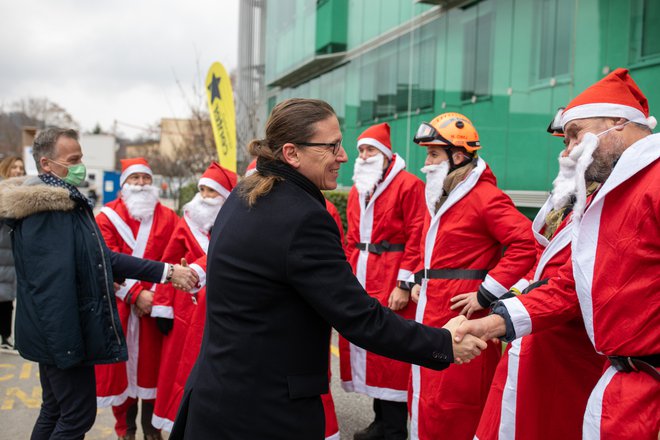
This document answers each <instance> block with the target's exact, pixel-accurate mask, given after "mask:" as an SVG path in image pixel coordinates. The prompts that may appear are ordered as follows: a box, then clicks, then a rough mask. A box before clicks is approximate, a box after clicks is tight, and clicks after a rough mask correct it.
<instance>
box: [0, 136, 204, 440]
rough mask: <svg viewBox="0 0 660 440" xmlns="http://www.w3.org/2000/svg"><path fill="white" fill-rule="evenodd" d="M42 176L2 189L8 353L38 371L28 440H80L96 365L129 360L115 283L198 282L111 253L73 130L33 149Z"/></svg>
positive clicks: (184, 272) (89, 413)
mask: <svg viewBox="0 0 660 440" xmlns="http://www.w3.org/2000/svg"><path fill="white" fill-rule="evenodd" d="M33 154H34V158H35V161H36V163H37V164H38V166H39V168H40V170H41V171H42V174H40V175H39V176H38V177H31V178H27V179H18V180H17V179H10V180H6V181H4V182H2V187H1V188H0V217H2V218H6V219H7V224H8V225H9V226H10V227H11V229H12V240H13V251H14V259H15V264H16V275H17V281H18V286H17V291H18V294H17V308H16V348H17V349H18V351H19V353H20V354H21V356H23V357H24V358H26V359H29V360H32V361H35V362H38V363H39V374H40V381H41V387H42V392H43V395H42V396H43V397H42V400H43V404H42V406H41V412H40V414H39V418H38V419H37V422H36V424H35V427H34V430H33V433H32V439H33V440H37V439H51V440H54V439H82V438H84V436H85V433H86V432H87V431H88V430H89V429H90V428H91V427H92V425H93V424H94V420H95V417H96V387H95V379H94V365H95V364H101V363H111V362H119V361H124V360H126V359H127V351H126V341H125V339H124V335H123V333H122V330H121V324H120V322H119V317H118V315H117V306H116V303H115V299H114V286H113V275H114V276H116V277H121V278H138V279H142V280H146V281H150V282H158V283H160V282H165V281H171V280H174V281H177V282H178V283H179V284H181V285H184V287H186V288H190V287H192V286H193V285H194V284H195V283H196V275H193V274H192V273H191V271H190V270H189V269H188V268H184V267H181V266H178V267H175V266H172V265H166V264H163V263H159V262H156V261H150V260H142V259H138V258H133V257H131V256H128V255H122V254H116V253H113V252H111V251H110V250H109V249H108V248H107V247H106V245H105V242H104V241H103V239H102V237H101V233H100V232H99V229H98V227H97V226H96V222H95V221H94V215H93V213H92V209H91V205H90V204H89V202H88V200H87V199H86V198H84V197H83V196H82V195H81V194H80V192H79V191H78V190H77V189H76V187H75V185H77V184H79V183H80V182H81V181H82V180H84V177H85V168H84V165H83V164H82V151H81V148H80V144H79V143H78V134H77V133H76V132H75V131H74V130H62V129H48V130H45V131H43V132H41V133H40V134H39V135H38V136H37V138H36V139H35V141H34V147H33Z"/></svg>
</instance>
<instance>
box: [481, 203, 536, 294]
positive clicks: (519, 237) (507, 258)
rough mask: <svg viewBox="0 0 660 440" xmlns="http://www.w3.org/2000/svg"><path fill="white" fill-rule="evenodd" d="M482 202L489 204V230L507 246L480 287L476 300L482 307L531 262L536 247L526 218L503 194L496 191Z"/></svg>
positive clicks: (503, 289) (525, 271)
mask: <svg viewBox="0 0 660 440" xmlns="http://www.w3.org/2000/svg"><path fill="white" fill-rule="evenodd" d="M483 203H484V204H485V206H488V210H487V212H488V214H487V215H486V218H485V219H484V220H485V225H486V228H487V229H488V232H489V233H490V234H491V235H492V236H493V237H494V238H495V239H496V240H497V241H498V242H499V243H501V244H502V245H503V246H505V247H506V251H505V252H504V255H503V256H502V258H501V259H500V260H499V262H498V263H497V265H496V266H495V267H494V268H492V269H491V270H490V271H488V275H486V278H485V279H484V281H483V283H482V284H481V286H479V291H478V293H477V299H478V300H479V303H480V304H481V306H482V307H488V306H489V305H490V304H491V303H492V302H493V301H496V300H497V299H498V298H499V297H501V296H502V295H504V294H505V293H506V292H508V291H509V289H510V288H511V287H512V286H513V285H514V284H515V283H516V282H518V281H519V280H520V274H521V273H527V271H528V270H529V268H531V267H532V266H533V265H534V263H535V260H536V255H537V247H536V240H535V239H534V235H533V234H532V230H531V228H530V227H529V220H527V219H526V218H525V217H524V216H523V215H522V214H521V213H520V212H519V211H518V210H517V209H515V207H514V206H513V202H512V201H511V199H510V198H509V197H508V196H507V195H506V194H504V193H502V192H499V193H497V194H496V195H494V196H491V197H489V198H488V200H484V201H483ZM512 208H513V209H512Z"/></svg>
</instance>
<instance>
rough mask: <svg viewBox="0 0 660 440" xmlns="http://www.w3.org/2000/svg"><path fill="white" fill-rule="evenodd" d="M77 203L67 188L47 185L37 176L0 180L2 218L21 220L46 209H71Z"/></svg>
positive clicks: (0, 213) (0, 216) (0, 211)
mask: <svg viewBox="0 0 660 440" xmlns="http://www.w3.org/2000/svg"><path fill="white" fill-rule="evenodd" d="M75 207H76V203H75V202H74V201H73V200H71V198H70V193H69V191H68V190H67V189H66V188H60V187H56V186H50V185H46V184H45V183H44V182H42V181H41V179H39V178H38V177H36V176H23V177H14V178H11V179H7V180H3V181H2V182H0V218H10V219H16V220H20V219H22V218H25V217H28V216H30V215H33V214H37V213H40V212H45V211H71V210H73V209H74V208H75Z"/></svg>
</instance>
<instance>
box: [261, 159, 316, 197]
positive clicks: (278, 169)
mask: <svg viewBox="0 0 660 440" xmlns="http://www.w3.org/2000/svg"><path fill="white" fill-rule="evenodd" d="M257 168H258V169H259V172H260V173H261V174H263V175H264V176H278V177H281V178H283V179H284V180H288V181H289V182H291V183H293V184H294V185H296V186H298V187H300V188H301V189H302V190H304V191H305V192H306V193H308V194H309V195H310V196H312V197H313V198H315V199H316V200H317V201H318V202H319V203H320V204H321V205H323V206H324V207H325V197H323V193H322V192H321V190H320V189H318V187H317V186H316V185H314V184H313V183H312V182H311V181H310V180H309V179H308V178H307V177H305V176H303V175H302V174H300V173H299V172H298V171H296V170H295V169H293V168H292V167H291V166H289V165H288V164H286V163H284V162H282V161H280V160H265V159H263V158H259V159H257Z"/></svg>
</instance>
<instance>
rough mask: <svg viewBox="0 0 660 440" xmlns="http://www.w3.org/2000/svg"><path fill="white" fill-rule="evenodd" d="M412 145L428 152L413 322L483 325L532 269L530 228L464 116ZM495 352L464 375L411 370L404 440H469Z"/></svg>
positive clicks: (427, 126)
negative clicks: (474, 320) (460, 318)
mask: <svg viewBox="0 0 660 440" xmlns="http://www.w3.org/2000/svg"><path fill="white" fill-rule="evenodd" d="M414 141H415V142H416V143H417V144H419V145H420V146H423V147H426V149H427V156H426V162H425V166H424V168H422V172H424V173H425V174H426V194H425V196H426V197H425V198H426V206H425V209H424V211H425V212H426V215H425V221H424V231H423V233H422V251H421V258H422V264H421V265H420V267H419V271H418V272H417V274H416V277H415V282H416V285H415V286H414V288H413V298H414V299H416V300H418V301H419V304H418V306H417V316H416V320H417V321H418V322H421V323H423V324H426V325H432V326H435V325H438V324H439V323H440V322H446V321H447V320H448V319H451V318H454V317H455V316H457V315H460V314H464V315H466V316H467V317H468V319H469V318H470V317H472V316H473V315H474V316H484V315H485V314H486V311H484V310H483V309H486V308H488V306H489V305H490V303H491V302H492V301H494V300H496V299H497V298H499V297H500V296H502V295H503V294H505V293H506V292H508V291H509V288H510V287H511V286H513V284H514V283H516V282H517V281H518V280H519V279H520V278H522V277H523V276H524V275H525V274H527V272H528V271H529V269H530V268H531V267H532V265H533V264H534V261H535V258H536V247H535V244H534V237H533V235H532V231H531V228H530V226H531V225H530V221H529V220H528V219H527V218H526V217H525V216H523V215H522V214H521V213H520V212H519V211H518V210H517V209H516V207H515V206H514V205H513V202H512V201H511V199H510V198H509V197H508V196H507V195H506V194H504V192H503V191H502V190H500V189H499V188H498V187H497V184H496V180H495V176H494V175H493V173H492V171H491V170H490V167H489V166H488V165H487V164H486V162H485V161H484V160H483V159H482V158H481V157H479V156H478V154H477V152H478V151H479V150H480V149H481V144H480V142H479V134H478V133H477V130H476V129H475V128H474V126H473V125H472V122H471V121H470V120H469V119H468V118H466V117H465V116H464V115H461V114H459V113H444V114H442V115H439V116H437V117H436V118H435V119H433V120H432V121H431V122H430V123H423V124H422V125H421V126H420V127H419V130H418V131H417V134H416V136H415V139H414ZM500 352H501V347H500V344H494V343H492V342H488V348H487V349H486V350H484V352H483V353H482V354H481V356H479V357H478V358H477V359H475V360H473V361H472V362H470V363H469V364H467V365H452V366H451V367H449V368H448V369H446V370H444V371H434V370H430V369H428V368H424V367H418V366H413V368H412V382H411V385H412V397H411V400H410V410H411V436H410V438H411V439H414V440H417V439H422V440H429V439H435V438H438V437H439V436H441V437H442V438H448V439H449V438H450V439H471V438H472V437H473V436H474V433H475V431H476V429H477V424H478V423H479V417H480V416H481V411H482V409H483V406H484V404H485V402H486V396H487V394H488V389H489V387H490V383H491V379H492V377H493V373H494V372H495V367H496V366H497V362H498V360H499V358H500Z"/></svg>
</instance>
